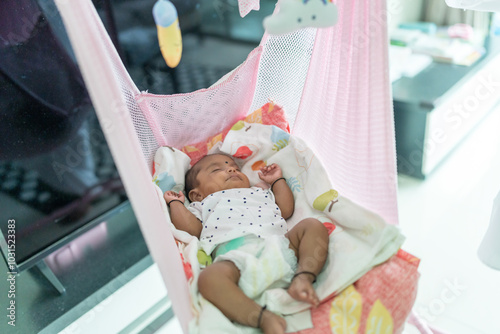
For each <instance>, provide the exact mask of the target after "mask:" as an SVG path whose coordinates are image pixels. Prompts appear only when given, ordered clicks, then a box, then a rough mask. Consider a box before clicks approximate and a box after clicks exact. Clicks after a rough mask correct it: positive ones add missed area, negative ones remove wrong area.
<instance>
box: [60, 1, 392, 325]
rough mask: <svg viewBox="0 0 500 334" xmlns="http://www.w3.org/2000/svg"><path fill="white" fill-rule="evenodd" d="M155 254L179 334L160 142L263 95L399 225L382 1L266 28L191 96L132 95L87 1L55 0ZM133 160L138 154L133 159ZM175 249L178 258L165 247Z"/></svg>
mask: <svg viewBox="0 0 500 334" xmlns="http://www.w3.org/2000/svg"><path fill="white" fill-rule="evenodd" d="M56 3H57V5H58V8H59V10H60V12H61V15H62V17H63V20H64V22H65V25H66V28H67V31H68V34H69V36H70V39H71V42H72V45H73V48H74V50H75V53H76V55H77V59H78V63H79V65H80V69H81V71H82V73H83V76H84V78H85V81H86V84H87V88H88V90H89V92H90V95H91V97H92V100H93V103H94V106H95V108H96V112H97V114H98V117H99V120H100V122H101V125H102V128H103V131H104V133H105V135H106V138H107V141H108V144H109V146H110V148H111V151H112V153H113V157H114V159H115V163H116V165H117V167H118V169H119V172H120V175H121V177H122V179H123V182H124V184H125V187H126V190H127V193H128V195H129V198H130V201H131V203H132V206H133V208H134V212H135V214H136V216H137V218H138V221H139V223H140V226H141V230H142V233H143V235H144V238H145V240H146V242H147V244H148V247H149V250H150V253H151V254H152V256H153V259H154V260H155V262H156V263H157V264H158V267H159V269H160V272H161V274H162V276H163V279H164V281H165V284H166V286H167V290H168V294H169V297H170V299H171V300H172V305H173V308H174V311H175V314H176V316H177V317H178V319H179V321H180V323H181V325H182V327H183V329H184V331H185V332H186V333H187V324H188V322H189V320H190V319H191V318H192V313H191V309H190V303H189V293H188V286H187V282H186V280H185V277H184V275H183V274H182V271H179V270H176V269H172V268H181V267H182V263H181V259H180V257H179V256H177V254H178V251H177V247H176V244H175V241H174V238H173V237H168V236H171V232H170V230H169V227H168V225H167V224H164V223H159V222H162V221H164V219H165V217H164V215H163V212H162V210H161V207H160V204H159V201H158V198H157V195H156V193H155V192H154V190H153V188H152V187H151V169H152V160H153V156H154V153H155V151H156V150H157V148H158V147H160V146H163V145H169V146H173V147H176V148H179V149H180V148H181V147H183V146H184V145H187V144H191V143H196V142H199V141H202V140H205V139H206V138H207V137H209V136H211V135H214V134H216V133H219V132H221V131H222V130H223V129H225V128H227V127H228V126H230V125H231V124H233V123H234V122H235V121H236V120H238V119H241V118H242V117H243V116H245V115H246V114H247V113H249V112H251V111H253V110H255V109H257V108H259V107H260V106H262V105H263V104H264V103H266V102H267V101H268V100H269V99H271V100H273V101H274V102H275V103H277V104H279V105H280V106H282V107H283V109H284V110H285V111H286V113H287V117H288V120H289V122H290V127H291V129H292V131H291V132H292V134H294V135H296V136H298V137H300V138H302V139H303V140H305V141H306V142H307V144H308V145H309V146H310V147H311V148H312V149H313V150H314V151H315V152H316V154H317V155H318V156H319V158H320V159H321V160H322V162H323V164H324V165H325V166H326V168H327V172H328V174H329V177H330V179H331V181H332V184H334V185H335V186H336V188H337V189H338V190H339V192H340V193H342V194H344V195H345V196H346V197H349V198H350V199H352V200H353V201H355V202H357V203H359V204H361V205H362V206H364V207H366V208H367V209H370V210H371V211H374V212H376V213H378V214H379V215H381V216H382V217H383V218H384V219H385V220H386V221H387V222H389V223H392V224H397V222H398V212H397V197H396V190H397V184H396V181H397V178H396V163H395V157H396V155H395V143H394V124H393V114H392V99H391V96H390V86H389V85H390V83H389V73H388V55H387V52H388V38H387V32H386V28H387V24H386V19H387V14H386V13H387V10H386V1H385V0H370V1H368V0H365V1H346V0H338V1H337V6H338V22H337V24H336V25H335V26H334V27H332V28H328V29H313V28H308V29H302V30H299V31H296V32H293V33H290V34H286V35H280V36H270V35H267V34H265V35H264V37H263V38H262V41H261V44H260V46H259V47H258V48H256V49H255V50H254V51H253V52H252V53H251V54H250V55H249V56H248V58H247V60H246V61H245V62H244V63H243V64H242V65H240V66H239V67H238V68H236V69H235V70H233V71H232V72H231V73H229V74H227V75H226V76H224V77H223V78H221V79H220V80H219V82H218V83H216V84H215V85H213V86H212V87H210V88H208V89H202V90H199V91H196V92H193V93H189V94H179V95H171V96H166V95H153V94H148V93H145V92H140V91H139V90H138V89H137V87H136V85H135V84H134V83H133V81H132V79H131V78H130V76H129V74H128V73H127V71H126V69H125V67H124V66H123V64H122V62H121V60H120V58H119V56H118V54H117V52H116V50H115V48H114V47H113V44H112V43H111V40H110V38H109V36H108V35H107V33H106V31H105V29H104V27H103V25H102V22H101V21H100V19H99V17H98V15H97V13H96V11H95V9H94V7H93V5H92V3H91V1H90V0H74V1H66V0H58V1H56ZM141 158H142V159H141ZM173 254H175V255H173Z"/></svg>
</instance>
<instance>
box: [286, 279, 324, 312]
mask: <svg viewBox="0 0 500 334" xmlns="http://www.w3.org/2000/svg"><path fill="white" fill-rule="evenodd" d="M315 279H316V277H315V276H313V275H311V274H308V273H302V274H299V275H297V276H295V277H294V278H293V280H292V283H291V284H290V286H289V287H288V294H289V295H290V296H292V298H293V299H295V300H298V301H301V302H306V303H309V304H311V305H312V306H314V307H316V306H318V305H319V298H318V296H317V295H316V291H315V290H314V288H313V286H312V282H313V281H314V280H315Z"/></svg>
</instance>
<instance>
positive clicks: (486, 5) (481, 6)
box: [446, 0, 500, 12]
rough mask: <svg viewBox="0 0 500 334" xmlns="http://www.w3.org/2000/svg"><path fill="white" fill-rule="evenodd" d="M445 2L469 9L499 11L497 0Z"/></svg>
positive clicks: (499, 2) (455, 6)
mask: <svg viewBox="0 0 500 334" xmlns="http://www.w3.org/2000/svg"><path fill="white" fill-rule="evenodd" d="M446 4H447V5H448V6H450V7H454V8H462V9H471V10H478V11H486V12H499V11H500V1H499V0H446Z"/></svg>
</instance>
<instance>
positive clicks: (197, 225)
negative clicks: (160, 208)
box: [163, 191, 202, 239]
mask: <svg viewBox="0 0 500 334" xmlns="http://www.w3.org/2000/svg"><path fill="white" fill-rule="evenodd" d="M163 198H164V199H165V201H166V202H167V204H168V205H169V207H170V219H171V220H172V223H173V224H174V226H175V228H176V229H178V230H181V231H185V232H187V233H189V234H191V235H193V236H195V237H197V238H198V239H199V238H200V234H201V229H202V225H201V222H200V220H199V219H198V218H196V216H195V215H194V214H193V213H191V212H190V211H189V210H188V209H187V208H186V207H185V206H184V201H185V197H184V194H183V193H182V191H180V192H179V193H178V194H177V193H175V192H173V191H166V192H165V194H163Z"/></svg>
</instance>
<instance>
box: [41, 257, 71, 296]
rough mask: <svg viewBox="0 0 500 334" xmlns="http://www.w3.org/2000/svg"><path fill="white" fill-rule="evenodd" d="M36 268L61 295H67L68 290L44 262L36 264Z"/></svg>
mask: <svg viewBox="0 0 500 334" xmlns="http://www.w3.org/2000/svg"><path fill="white" fill-rule="evenodd" d="M36 267H37V268H38V269H39V270H40V272H41V273H42V275H43V276H44V277H45V278H46V279H47V280H48V281H49V282H50V284H52V286H53V287H54V288H55V289H56V290H57V292H59V294H60V295H64V294H65V293H66V288H65V287H64V285H62V283H61V281H59V279H58V278H57V276H56V275H55V274H54V272H53V271H52V269H50V267H49V266H48V265H47V264H46V263H45V261H44V260H41V261H40V262H38V263H37V264H36Z"/></svg>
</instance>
